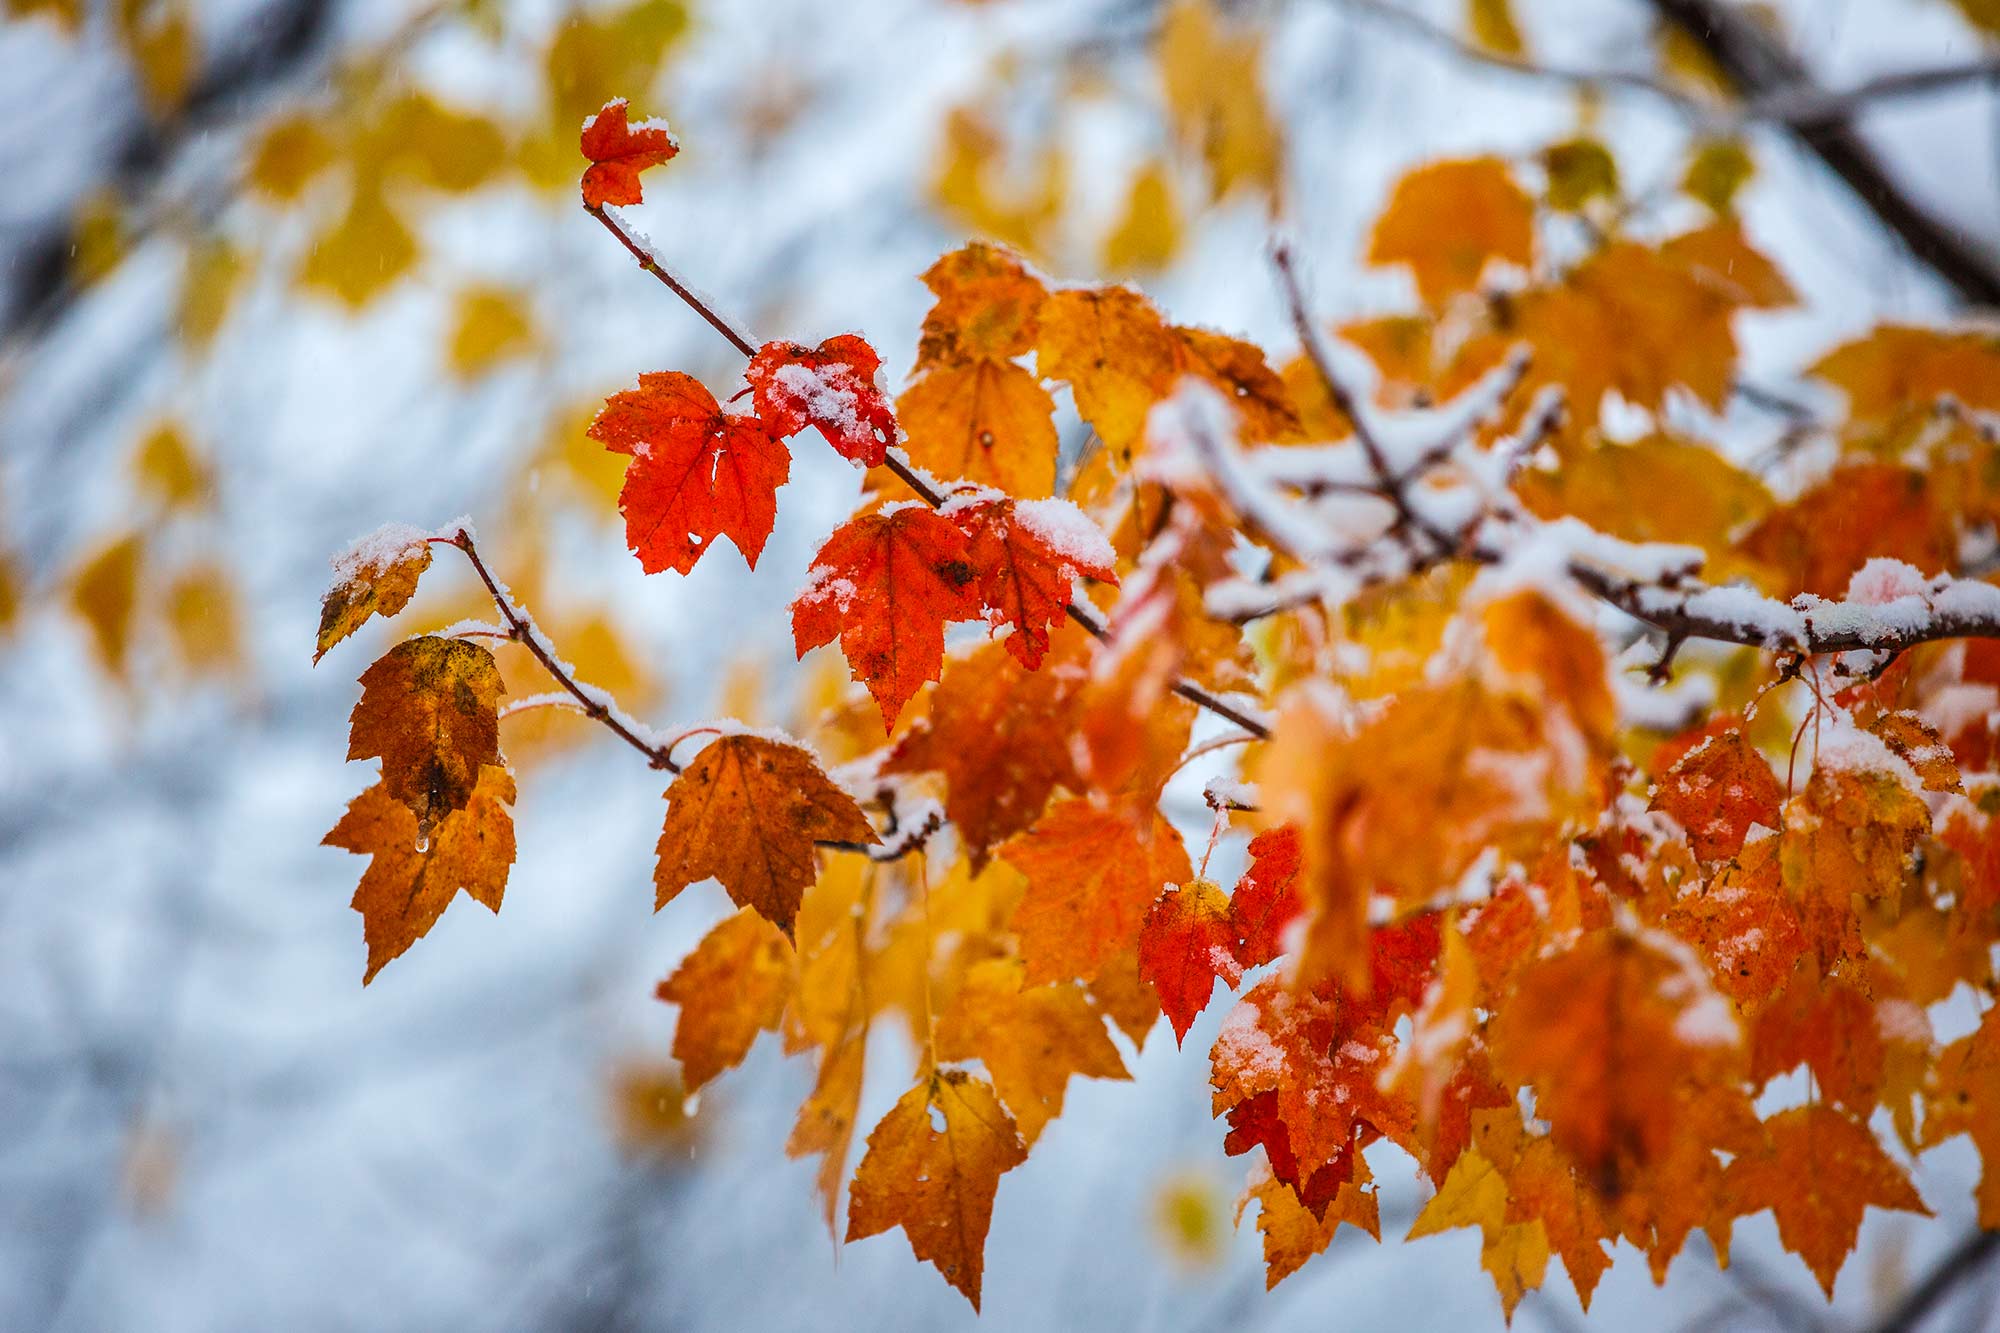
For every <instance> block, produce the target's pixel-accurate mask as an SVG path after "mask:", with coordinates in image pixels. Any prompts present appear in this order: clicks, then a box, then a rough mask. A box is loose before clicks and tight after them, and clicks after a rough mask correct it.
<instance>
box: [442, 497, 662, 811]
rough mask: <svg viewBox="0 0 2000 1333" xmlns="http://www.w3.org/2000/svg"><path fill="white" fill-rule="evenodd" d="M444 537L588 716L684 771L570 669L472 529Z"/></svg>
mask: <svg viewBox="0 0 2000 1333" xmlns="http://www.w3.org/2000/svg"><path fill="white" fill-rule="evenodd" d="M443 540H448V541H449V542H450V543H451V545H453V546H456V547H457V548H458V549H459V550H461V551H463V552H464V553H465V558H466V559H467V560H468V561H470V562H471V564H472V568H473V571H474V572H475V573H477V574H478V575H479V581H480V582H481V583H484V584H485V585H486V591H487V592H488V593H490V594H491V595H492V597H493V605H494V606H496V607H498V608H499V609H500V616H501V618H502V619H504V620H505V621H506V622H507V631H508V637H510V638H512V639H513V640H514V641H515V642H517V643H519V644H520V645H521V646H522V647H524V648H526V649H527V650H528V651H529V652H530V653H533V654H534V656H535V660H536V661H537V662H539V663H541V664H542V670H544V671H546V672H548V673H549V677H550V679H552V680H554V681H555V683H556V684H558V685H560V686H562V687H563V689H564V690H565V691H566V692H568V694H569V695H570V696H571V697H572V698H574V699H575V700H576V702H577V704H578V706H579V707H581V708H582V710H583V714H584V716H586V717H588V718H590V719H591V720H592V721H594V722H601V723H603V724H604V725H605V726H606V727H608V728H609V729H610V730H611V733H612V734H613V735H614V736H616V737H618V739H619V740H621V741H624V742H625V743H626V744H627V745H629V746H631V747H632V748H633V749H635V750H637V751H638V752H639V753H640V754H643V755H645V756H646V759H647V762H649V763H650V764H651V765H652V766H653V767H654V768H659V769H664V770H666V771H667V772H669V773H678V772H680V771H681V766H680V765H679V764H677V763H675V762H674V759H673V756H672V755H671V754H669V753H668V752H667V751H668V749H669V748H670V747H668V746H665V745H661V744H658V743H657V742H653V741H648V740H646V739H644V738H643V737H641V736H640V734H639V733H640V731H641V730H643V728H642V727H641V725H640V724H639V723H636V722H633V721H632V720H631V719H630V718H628V717H626V716H625V715H624V711H623V710H622V709H620V708H619V707H618V706H617V705H616V704H614V703H612V702H611V701H610V699H609V697H608V696H606V695H605V694H604V692H603V691H601V690H598V689H596V688H595V687H593V686H588V685H584V684H581V683H579V682H578V680H577V679H576V677H575V676H574V675H572V674H571V673H570V670H569V669H568V664H567V663H566V662H564V661H563V660H562V659H561V658H559V657H557V656H556V655H555V650H554V649H552V648H550V647H549V642H548V640H547V639H546V638H544V637H543V636H542V632H541V630H540V629H539V628H538V627H537V626H536V625H535V622H534V619H533V617H531V616H529V614H528V613H527V612H526V611H523V610H522V609H521V608H520V607H518V606H516V605H514V599H513V598H512V597H509V596H508V595H507V593H506V592H505V591H504V590H503V589H502V588H501V587H500V585H499V583H497V582H495V581H494V578H493V575H492V573H491V571H489V570H488V569H487V568H486V562H485V561H484V560H481V559H480V558H479V548H478V547H476V546H475V545H473V541H472V534H471V533H469V532H467V531H466V530H465V529H464V528H460V529H459V530H458V531H457V532H456V533H453V534H452V535H451V536H450V537H449V538H445V539H443Z"/></svg>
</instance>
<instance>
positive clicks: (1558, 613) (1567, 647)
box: [1481, 589, 1617, 745]
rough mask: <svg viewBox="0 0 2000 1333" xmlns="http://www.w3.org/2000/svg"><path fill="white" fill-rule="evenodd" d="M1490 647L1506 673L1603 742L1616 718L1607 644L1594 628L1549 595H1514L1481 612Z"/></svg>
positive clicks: (1487, 642) (1494, 658)
mask: <svg viewBox="0 0 2000 1333" xmlns="http://www.w3.org/2000/svg"><path fill="white" fill-rule="evenodd" d="M1481 619H1482V621H1483V622H1484V624H1485V629H1486V645H1487V651H1488V652H1489V653H1491V654H1492V657H1493V661H1494V664H1495V665H1496V666H1498V667H1499V668H1500V670H1501V672H1502V673H1503V674H1504V675H1507V676H1511V677H1514V678H1516V680H1518V681H1520V682H1522V683H1525V684H1526V685H1527V686H1529V687H1530V688H1529V689H1528V691H1527V693H1529V695H1530V696H1531V697H1543V698H1547V699H1549V700H1550V701H1552V702H1555V703H1559V704H1561V705H1562V706H1563V707H1565V708H1567V709H1568V710H1569V714H1570V716H1571V717H1572V718H1573V719H1574V720H1575V721H1576V723H1577V725H1578V726H1579V727H1581V728H1582V729H1583V732H1584V735H1585V736H1586V737H1587V738H1589V739H1590V740H1592V741H1594V742H1596V743H1598V744H1600V745H1601V744H1603V743H1604V742H1605V741H1606V740H1607V739H1608V738H1609V737H1610V735H1611V732H1612V729H1613V727H1614V725H1615V724H1616V722H1617V707H1616V705H1615V704H1614V703H1613V702H1612V697H1611V682H1610V678H1609V677H1608V675H1607V674H1606V671H1605V661H1604V648H1603V645H1602V644H1601V643H1600V642H1599V641H1598V637H1597V634H1596V632H1595V631H1593V630H1590V629H1586V628H1585V627H1584V626H1582V625H1579V624H1578V623H1577V622H1576V621H1575V620H1573V619H1571V618H1570V616H1568V615H1567V614H1565V613H1564V612H1563V610H1562V608H1561V607H1559V606H1557V605H1556V604H1555V603H1554V602H1553V601H1552V600H1550V599H1549V597H1548V596H1546V595H1545V594H1543V593H1541V592H1538V591H1535V590H1533V589H1525V590H1523V591H1521V592H1516V593H1509V594H1507V595H1506V596H1503V597H1499V598H1496V599H1495V600H1494V601H1492V602H1491V603H1489V604H1488V605H1487V607H1486V608H1485V610H1484V612H1483V613H1482V614H1481Z"/></svg>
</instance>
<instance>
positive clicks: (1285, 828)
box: [1229, 824, 1305, 967]
mask: <svg viewBox="0 0 2000 1333" xmlns="http://www.w3.org/2000/svg"><path fill="white" fill-rule="evenodd" d="M1247 851H1248V855H1249V857H1250V864H1249V865H1248V866H1247V867H1246V868H1245V869H1244V871H1243V878H1241V879H1239V880H1237V881H1236V891H1235V892H1234V893H1233V894H1231V895H1230V899H1229V920H1230V928H1231V931H1232V932H1233V933H1234V935H1235V937H1236V942H1235V948H1236V961H1237V962H1239V963H1241V964H1242V965H1243V966H1244V967H1256V966H1258V965H1259V964H1262V963H1268V962H1270V961H1271V960H1272V959H1273V958H1276V957H1277V956H1278V955H1279V954H1280V953H1282V952H1283V951H1284V934H1285V927H1287V926H1289V925H1290V924H1291V923H1292V922H1293V921H1294V920H1296V919H1297V917H1298V915H1299V913H1301V912H1303V911H1304V910H1305V904H1304V903H1302V902H1300V901H1299V890H1298V883H1299V860H1300V856H1301V851H1300V847H1299V831H1298V829H1296V828H1294V827H1293V826H1292V825H1290V824H1281V825H1279V826H1278V827H1277V828H1274V829H1266V830H1265V831H1264V832H1262V833H1259V834H1258V835H1257V836H1256V837H1254V838H1252V839H1250V846H1249V848H1248V849H1247Z"/></svg>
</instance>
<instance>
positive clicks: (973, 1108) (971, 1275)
mask: <svg viewBox="0 0 2000 1333" xmlns="http://www.w3.org/2000/svg"><path fill="white" fill-rule="evenodd" d="M933 1113H935V1115H934V1114H933ZM939 1119H941V1120H942V1124H941V1126H940V1125H939V1124H938V1123H937V1122H938V1120H939ZM1027 1160H1028V1150H1027V1148H1026V1147H1025V1146H1024V1145H1023V1144H1022V1142H1021V1136H1020V1134H1019V1133H1018V1132H1017V1131H1016V1130H1015V1127H1014V1121H1013V1119H1012V1118H1011V1117H1010V1116H1009V1115H1008V1114H1007V1111H1006V1108H1004V1107H1003V1106H1001V1105H1000V1102H999V1099H998V1098H996V1097H995V1096H994V1095H993V1089H992V1088H991V1087H990V1086H989V1085H988V1084H986V1083H984V1082H982V1081H980V1080H979V1079H977V1078H974V1077H973V1076H972V1075H970V1074H967V1073H965V1072H964V1071H963V1070H957V1069H946V1070H940V1071H938V1072H937V1073H935V1074H932V1075H931V1076H930V1077H929V1078H927V1079H925V1080H924V1081H923V1082H921V1083H919V1084H917V1086H916V1087H914V1088H911V1089H910V1090H909V1091H908V1092H906V1093H904V1094H903V1096H902V1098H901V1099H900V1100H898V1101H897V1103H896V1104H895V1106H894V1107H892V1108H890V1111H889V1114H887V1115H885V1116H883V1117H882V1121H881V1123H880V1124H878V1125H876V1126H875V1128H874V1129H873V1130H872V1131H871V1132H870V1133H869V1135H868V1149H867V1151H866V1152H865V1153H864V1154H863V1155H862V1158H861V1165H860V1166H859V1167H858V1168H856V1170H855V1172H854V1184H853V1187H852V1190H851V1192H850V1193H849V1195H848V1201H847V1239H848V1240H850V1241H856V1240H861V1239H863V1238H865V1237H868V1236H874V1235H878V1234H880V1233H881V1232H884V1231H887V1230H888V1229H889V1228H891V1227H898V1226H899V1227H901V1228H903V1233H904V1234H905V1235H906V1236H908V1237H909V1240H910V1249H911V1251H912V1252H913V1253H914V1254H915V1255H916V1256H917V1258H919V1259H921V1260H923V1261H924V1262H926V1263H929V1264H931V1265H933V1266H935V1267H936V1269H937V1270H938V1272H940V1273H942V1274H943V1275H944V1279H945V1281H947V1282H949V1283H950V1284H951V1285H952V1286H954V1287H956V1288H958V1290H959V1292H960V1293H961V1294H963V1295H964V1297H965V1298H966V1299H967V1300H968V1301H970V1302H972V1308H973V1309H974V1310H975V1311H976V1310H978V1309H979V1288H980V1280H981V1278H982V1276H983V1275H984V1271H985V1266H986V1255H985V1251H986V1232H987V1228H988V1227H990V1226H991V1225H992V1222H993V1195H994V1192H995V1191H996V1190H998V1189H999V1187H1000V1177H1001V1176H1002V1175H1004V1174H1005V1173H1006V1172H1008V1171H1011V1170H1013V1169H1014V1168H1015V1167H1017V1166H1019V1165H1020V1164H1021V1163H1023V1162H1025V1161H1027Z"/></svg>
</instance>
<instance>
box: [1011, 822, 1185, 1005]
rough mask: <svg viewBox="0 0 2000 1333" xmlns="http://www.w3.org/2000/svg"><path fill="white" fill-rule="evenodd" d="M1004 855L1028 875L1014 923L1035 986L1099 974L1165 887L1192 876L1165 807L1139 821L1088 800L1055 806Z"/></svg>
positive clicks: (1134, 934)
mask: <svg viewBox="0 0 2000 1333" xmlns="http://www.w3.org/2000/svg"><path fill="white" fill-rule="evenodd" d="M1000 855H1001V856H1002V857H1004V858H1005V859H1006V860H1007V862H1008V864H1010V865H1012V866H1013V867H1014V868H1015V869H1016V870H1019V871H1020V872H1021V873H1022V874H1023V875H1026V876H1027V877H1028V890H1027V892H1026V893H1025V894H1023V895H1022V897H1021V905H1020V906H1019V907H1017V908H1015V909H1014V921H1013V924H1014V931H1015V933H1016V934H1018V935H1019V936H1020V937H1021V956H1022V957H1023V958H1024V959H1026V960H1027V964H1028V981H1029V982H1030V984H1036V985H1039V984H1040V983H1042V982H1046V981H1064V980H1067V979H1069V978H1071V977H1080V978H1083V979H1085V980H1088V979H1089V978H1091V977H1092V976H1094V975H1095V974H1096V972H1097V970H1098V968H1100V967H1101V966H1103V965H1104V963H1105V962H1107V961H1108V960H1110V959H1111V958H1112V957H1114V956H1115V955H1117V954H1118V953H1119V952H1120V951H1122V950H1124V949H1128V948H1131V947H1132V946H1133V944H1134V943H1136V942H1137V940H1138V938H1139V928H1140V926H1141V924H1142V923H1143V922H1144V921H1145V919H1146V910H1147V908H1149V907H1151V906H1152V903H1153V899H1154V898H1156V897H1158V896H1159V893H1160V890H1161V889H1162V888H1163V887H1165V886H1166V885H1169V884H1179V883H1182V882H1184V881H1186V880H1189V879H1192V878H1193V877H1194V867H1193V866H1191V865H1189V864H1188V858H1187V849H1186V848H1185V847H1183V846H1182V845H1181V837H1180V834H1179V833H1177V832H1175V831H1174V827H1173V825H1171V824H1169V823H1167V821H1166V820H1165V819H1164V818H1162V817H1161V816H1160V815H1159V813H1158V812H1157V811H1155V812H1152V813H1150V814H1149V815H1148V816H1146V822H1145V824H1144V825H1143V826H1142V827H1135V826H1134V824H1133V822H1132V820H1131V819H1130V818H1129V817H1128V816H1126V815H1125V814H1124V813H1122V812H1120V811H1117V810H1112V809H1107V808H1105V807H1103V806H1100V805H1096V804H1094V803H1092V802H1090V801H1087V800H1082V799H1077V800H1069V801H1064V802H1063V803H1062V804H1061V805H1058V806H1054V807H1052V808H1051V809H1050V810H1049V811H1048V812H1047V813H1046V814H1044V815H1043V816H1042V817H1041V818H1040V819H1039V820H1037V821H1035V826H1034V827H1033V828H1032V829H1030V830H1029V831H1028V832H1026V833H1023V834H1021V835H1020V836H1019V837H1017V838H1015V839H1013V840H1012V841H1011V842H1009V843H1007V844H1006V845H1005V846H1004V847H1002V848H1001V849H1000Z"/></svg>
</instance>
